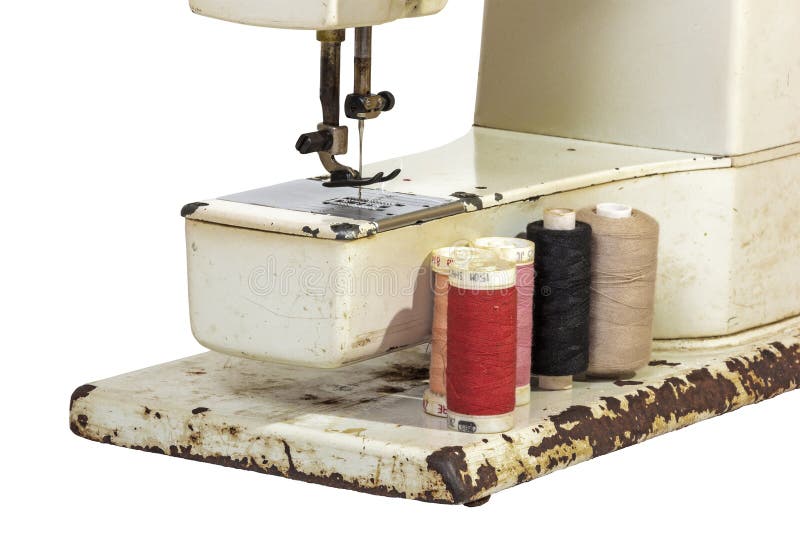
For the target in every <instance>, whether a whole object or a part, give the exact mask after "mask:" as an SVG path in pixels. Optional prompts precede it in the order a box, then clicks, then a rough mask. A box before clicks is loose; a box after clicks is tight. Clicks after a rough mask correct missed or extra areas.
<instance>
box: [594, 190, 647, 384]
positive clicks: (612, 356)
mask: <svg viewBox="0 0 800 534" xmlns="http://www.w3.org/2000/svg"><path fill="white" fill-rule="evenodd" d="M578 220H580V221H583V222H585V223H587V224H589V225H591V227H592V286H591V288H592V297H591V306H590V312H589V322H590V325H591V328H590V335H589V368H588V370H587V374H589V375H592V376H597V377H604V378H609V377H619V376H624V375H629V374H630V373H632V372H634V371H636V370H638V369H641V368H642V367H644V366H645V365H646V364H647V363H648V362H649V361H650V356H651V351H652V338H653V315H654V312H653V308H654V304H655V287H656V270H657V265H658V232H659V227H658V222H656V220H655V219H653V218H652V217H650V216H649V215H647V214H646V213H643V212H641V211H638V210H634V209H632V208H631V207H630V206H627V205H624V204H613V203H603V204H598V205H597V206H596V207H595V208H594V209H591V208H589V209H584V210H581V211H580V213H579V214H578Z"/></svg>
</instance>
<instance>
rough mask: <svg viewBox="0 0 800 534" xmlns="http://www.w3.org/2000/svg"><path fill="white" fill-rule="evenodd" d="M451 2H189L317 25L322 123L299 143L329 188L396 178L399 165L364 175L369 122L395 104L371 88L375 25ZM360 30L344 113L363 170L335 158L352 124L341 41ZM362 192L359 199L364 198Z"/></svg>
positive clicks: (213, 13)
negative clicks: (343, 91) (354, 128)
mask: <svg viewBox="0 0 800 534" xmlns="http://www.w3.org/2000/svg"><path fill="white" fill-rule="evenodd" d="M446 3H447V0H414V1H408V0H343V1H340V2H321V1H319V0H262V1H258V0H255V1H253V0H234V1H232V2H231V1H224V0H190V5H191V7H192V11H194V12H195V13H197V14H200V15H206V16H209V17H214V18H218V19H223V20H228V21H232V22H239V23H243V24H251V25H255V26H268V27H271V28H292V29H313V30H316V36H317V40H318V41H319V42H320V47H321V50H320V90H319V97H320V102H321V104H322V121H321V122H320V123H319V124H318V125H317V129H316V130H315V131H312V132H308V133H304V134H302V135H301V136H300V137H299V138H298V140H297V143H296V144H295V148H296V149H297V151H298V152H300V153H301V154H314V153H315V154H318V155H319V158H320V161H321V163H322V166H323V167H324V169H325V171H327V173H329V174H330V180H329V181H327V182H325V183H324V184H323V185H324V186H325V187H362V186H366V185H372V184H376V183H382V182H387V181H389V180H393V179H394V178H397V176H399V175H400V169H394V170H391V171H387V172H378V173H376V174H375V175H374V176H371V177H370V176H367V177H365V176H362V173H363V165H362V161H363V155H362V150H363V140H364V122H365V121H366V120H369V119H375V118H377V117H378V116H379V115H380V114H381V113H383V112H386V111H389V110H391V109H392V108H393V107H394V103H395V99H394V95H393V94H392V93H390V92H389V91H380V92H378V93H373V92H372V87H371V86H372V26H374V25H378V24H383V23H386V22H390V21H393V20H397V19H400V18H406V17H419V16H423V15H429V14H432V13H437V12H438V11H440V10H441V9H442V8H444V6H445V4H446ZM347 28H355V30H354V37H355V54H354V60H355V63H354V74H355V76H354V83H353V92H352V93H350V94H349V95H347V97H346V99H345V102H344V112H345V115H346V116H347V118H349V119H353V120H357V121H358V134H359V157H358V161H359V163H358V169H357V170H356V169H354V168H352V167H349V166H347V165H344V164H342V163H340V162H339V161H337V160H336V156H342V155H344V154H346V153H347V151H348V128H347V126H344V125H342V124H340V104H339V98H340V94H339V93H340V89H339V88H340V63H341V45H342V42H343V41H344V40H345V36H346V29H347ZM360 196H361V195H360V194H359V198H360Z"/></svg>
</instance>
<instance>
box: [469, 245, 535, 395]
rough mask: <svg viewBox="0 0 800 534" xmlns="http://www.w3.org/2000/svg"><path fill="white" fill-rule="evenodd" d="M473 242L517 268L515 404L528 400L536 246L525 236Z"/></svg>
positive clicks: (529, 392)
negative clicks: (524, 237)
mask: <svg viewBox="0 0 800 534" xmlns="http://www.w3.org/2000/svg"><path fill="white" fill-rule="evenodd" d="M473 245H474V246H475V247H477V248H482V249H487V250H491V251H492V252H494V253H495V254H496V255H497V257H498V258H501V259H503V260H506V261H509V262H511V263H513V264H515V265H516V267H517V283H516V287H517V371H516V377H517V378H516V392H515V393H516V405H517V406H525V405H527V404H529V403H530V402H531V348H532V341H533V290H534V278H535V273H534V268H533V260H534V254H535V250H536V246H535V245H534V244H533V243H532V242H531V241H528V240H527V239H517V238H511V237H482V238H480V239H476V240H475V241H474V243H473Z"/></svg>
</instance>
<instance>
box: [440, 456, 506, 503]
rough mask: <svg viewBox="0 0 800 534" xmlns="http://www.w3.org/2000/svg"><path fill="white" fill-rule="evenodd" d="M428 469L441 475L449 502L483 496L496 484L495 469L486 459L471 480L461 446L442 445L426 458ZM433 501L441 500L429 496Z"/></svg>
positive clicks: (462, 501) (473, 499)
mask: <svg viewBox="0 0 800 534" xmlns="http://www.w3.org/2000/svg"><path fill="white" fill-rule="evenodd" d="M426 461H427V464H428V470H429V471H433V472H435V473H437V474H438V475H439V477H441V479H442V482H443V483H444V485H445V487H446V488H447V491H448V492H449V493H450V496H451V500H449V501H445V502H450V503H459V504H461V503H469V502H473V501H477V500H479V499H481V498H483V497H485V493H486V492H487V491H488V490H490V489H492V488H494V487H495V486H496V485H497V470H496V469H495V467H494V466H493V465H492V464H491V463H489V460H486V461H485V462H484V463H483V464H481V465H480V466H479V467H478V469H477V471H476V477H475V480H474V481H473V478H472V475H470V470H469V466H468V465H467V460H466V452H464V448H463V447H443V448H441V449H439V450H438V451H436V452H434V453H432V454H431V455H429V456H428V458H427V459H426ZM428 497H429V499H430V500H433V501H434V502H441V501H440V500H434V499H432V498H431V494H428Z"/></svg>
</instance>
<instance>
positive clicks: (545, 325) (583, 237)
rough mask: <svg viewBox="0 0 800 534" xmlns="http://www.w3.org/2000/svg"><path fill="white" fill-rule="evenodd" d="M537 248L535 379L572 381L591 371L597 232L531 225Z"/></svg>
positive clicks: (579, 225)
mask: <svg viewBox="0 0 800 534" xmlns="http://www.w3.org/2000/svg"><path fill="white" fill-rule="evenodd" d="M527 234H528V239H529V240H531V241H533V242H534V243H535V244H536V259H535V262H536V263H535V264H536V291H535V292H534V314H533V316H534V319H533V321H534V337H533V351H532V371H533V374H536V375H542V376H546V377H567V376H572V375H575V374H579V373H583V372H585V371H586V369H587V368H588V366H589V303H590V294H591V289H590V282H591V256H590V254H591V240H592V229H591V227H590V226H589V225H588V224H586V223H583V222H578V223H576V225H575V228H574V229H573V230H550V229H547V228H545V227H544V222H543V221H537V222H534V223H531V224H529V225H528V232H527Z"/></svg>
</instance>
